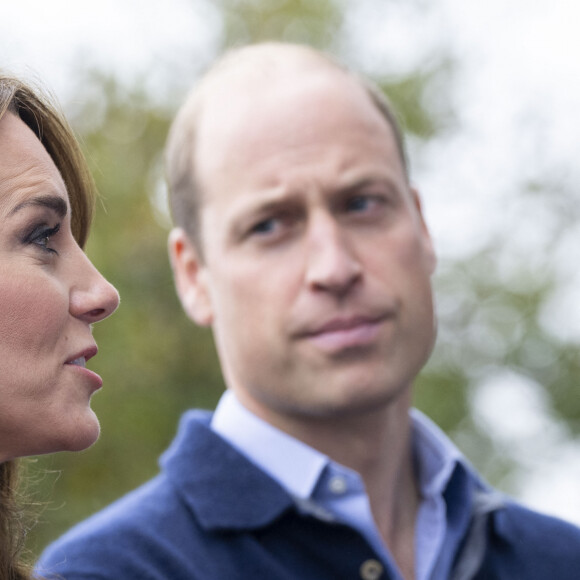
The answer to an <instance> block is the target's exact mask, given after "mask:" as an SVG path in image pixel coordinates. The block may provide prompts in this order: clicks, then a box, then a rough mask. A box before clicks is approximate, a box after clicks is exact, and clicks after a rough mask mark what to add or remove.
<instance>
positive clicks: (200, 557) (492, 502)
mask: <svg viewBox="0 0 580 580" xmlns="http://www.w3.org/2000/svg"><path fill="white" fill-rule="evenodd" d="M209 421H210V415H209V414H208V413H206V412H202V411H189V412H187V413H186V414H185V415H184V417H183V418H182V422H181V427H180V431H179V434H178V436H177V438H176V440H175V441H174V442H173V444H172V446H171V447H170V448H169V450H168V451H167V452H166V453H165V454H164V455H163V457H162V459H161V465H162V471H161V474H160V475H158V476H157V477H156V478H155V479H153V480H151V481H150V482H148V483H147V484H145V485H144V486H142V487H140V488H139V489H137V490H135V491H133V492H132V493H130V494H128V495H127V496H125V497H124V498H122V499H120V500H118V501H117V502H115V503H114V504H112V505H111V506H109V507H108V508H106V509H105V510H103V511H102V512H100V513H98V514H96V515H95V516H93V517H92V518H90V519H88V520H86V521H85V522H83V523H81V524H79V525H77V526H76V527H74V528H73V529H72V530H71V531H69V532H68V533H67V534H65V535H64V536H63V537H62V538H61V539H60V540H58V541H57V542H55V543H54V544H52V545H51V546H49V548H48V549H47V550H46V551H45V553H44V554H43V556H42V558H41V560H40V562H39V564H38V566H37V572H38V573H39V574H41V575H43V576H44V577H46V578H57V577H58V578H64V579H67V580H81V579H82V580H88V579H91V580H99V579H101V580H104V579H108V580H121V579H122V580H161V579H163V580H250V579H251V580H262V579H264V580H266V579H267V580H340V579H355V578H364V579H366V580H379V579H381V580H386V579H391V580H394V579H395V578H397V579H398V574H397V573H396V572H395V571H393V570H389V569H388V565H385V563H384V562H383V563H382V564H381V563H379V562H378V556H377V555H376V554H375V553H374V551H373V549H372V548H371V547H370V546H369V545H368V543H367V542H366V541H365V539H364V538H363V537H362V536H361V535H360V534H359V533H358V532H357V531H355V530H353V529H351V528H349V527H347V526H345V525H342V524H340V523H337V522H335V521H328V519H326V518H321V517H320V516H319V515H318V514H317V512H316V509H315V506H313V509H312V510H311V511H309V510H308V509H307V508H306V509H305V506H300V508H298V507H297V506H296V505H295V503H294V501H293V500H292V498H291V497H290V496H289V495H288V494H287V493H286V492H285V491H284V489H283V488H282V487H280V486H279V485H278V483H276V482H275V481H274V480H272V479H271V478H270V477H269V476H267V475H266V474H264V473H263V472H262V471H261V470H259V469H258V468H257V467H255V466H254V465H253V464H252V463H251V462H249V461H248V460H247V459H246V458H245V457H244V456H242V455H241V454H239V453H238V452H237V451H236V450H235V449H233V448H232V447H231V446H230V445H229V444H227V443H226V442H225V441H223V440H222V439H221V438H220V437H219V436H217V435H216V434H215V433H213V431H211V429H210V428H209ZM458 478H459V479H461V481H460V484H459V483H458V482H459V479H458ZM454 481H455V483H454ZM445 499H446V501H447V505H448V517H452V518H455V523H454V525H453V526H451V527H452V529H455V530H459V531H460V532H458V534H457V537H455V538H453V537H451V538H450V539H449V541H453V542H454V544H455V545H456V549H455V548H454V550H453V553H454V556H453V559H452V560H451V561H450V562H449V563H448V565H447V567H446V568H445V567H444V569H445V571H444V572H442V571H441V570H442V568H441V567H439V572H438V576H437V578H436V579H435V580H444V579H445V580H446V579H448V578H449V579H452V580H467V579H474V580H484V579H489V580H491V579H494V580H501V579H506V580H508V579H509V580H515V579H517V580H551V579H557V580H572V579H574V580H576V579H578V578H580V530H579V529H577V528H576V527H574V526H572V525H570V524H567V523H564V522H562V521H560V520H557V519H555V518H550V517H547V516H543V515H540V514H537V513H534V512H532V511H529V510H527V509H524V508H523V507H520V506H518V505H517V504H514V503H513V502H509V501H505V499H504V498H503V497H501V496H499V494H497V493H495V492H493V491H490V490H487V489H486V488H484V487H483V486H482V485H481V484H480V482H479V479H478V478H477V476H476V475H475V474H473V473H471V472H469V471H467V470H465V469H461V470H460V471H459V472H458V473H456V474H454V478H453V479H452V481H451V482H450V486H449V488H448V490H447V492H446V497H445ZM466 506H467V507H466Z"/></svg>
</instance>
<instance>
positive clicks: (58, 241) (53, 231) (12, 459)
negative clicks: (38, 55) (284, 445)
mask: <svg viewBox="0 0 580 580" xmlns="http://www.w3.org/2000/svg"><path fill="white" fill-rule="evenodd" d="M94 197H95V194H94V187H93V182H92V180H91V177H90V175H89V172H88V169H87V166H86V162H85V160H84V158H83V156H82V153H81V152H80V149H79V146H78V144H77V141H76V140H75V137H74V135H73V133H72V131H71V129H70V127H69V125H68V123H67V122H66V121H65V120H64V119H63V117H62V116H61V115H60V113H59V112H58V111H57V109H56V108H55V107H54V106H53V105H52V104H51V103H50V101H49V100H48V99H46V97H44V96H43V95H42V94H41V93H40V92H38V91H36V90H33V89H32V88H31V87H29V86H27V85H26V84H25V83H23V82H21V81H19V80H17V79H15V78H13V77H9V76H6V75H2V74H0V400H1V401H2V404H1V405H0V578H1V579H2V580H21V579H27V578H29V577H30V572H29V571H28V569H27V568H26V566H24V565H23V564H22V563H21V562H20V561H19V555H20V553H21V548H22V544H23V541H24V535H25V532H26V530H25V529H24V525H23V523H22V521H21V518H20V511H19V509H18V506H17V502H16V499H15V497H16V495H15V494H16V481H17V459H18V457H23V456H27V455H37V454H41V453H51V452H54V451H63V450H70V451H76V450H80V449H84V448H86V447H88V446H89V445H91V444H92V443H93V442H94V441H95V440H96V439H97V437H98V435H99V424H98V421H97V418H96V416H95V415H94V413H93V411H92V410H91V408H90V398H91V395H92V394H93V393H94V392H95V391H96V390H98V389H99V388H100V387H101V383H102V381H101V378H100V377H99V376H98V375H97V374H96V373H94V372H93V371H91V370H89V369H88V368H87V367H86V362H87V361H88V360H89V359H90V358H91V357H93V356H94V355H95V354H96V353H97V346H96V344H95V341H94V339H93V337H92V333H91V325H92V324H93V323H95V322H98V321H99V320H102V319H103V318H106V317H107V316H109V315H110V314H111V313H112V312H113V311H114V310H115V308H116V307H117V305H118V302H119V298H118V294H117V292H116V290H115V289H114V288H113V287H112V286H111V285H110V284H109V283H108V282H107V281H106V280H105V279H104V278H103V277H102V276H101V274H99V272H98V271H97V270H96V269H95V267H94V266H93V265H92V264H91V262H90V261H89V259H88V258H87V257H86V255H85V254H84V252H83V250H82V248H83V246H84V244H85V242H86V239H87V235H88V230H89V226H90V222H91V218H92V212H93V204H94Z"/></svg>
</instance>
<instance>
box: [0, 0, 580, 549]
mask: <svg viewBox="0 0 580 580" xmlns="http://www.w3.org/2000/svg"><path fill="white" fill-rule="evenodd" d="M579 21H580V7H579V5H578V4H577V3H576V2H575V1H574V0H536V1H530V0H526V1H524V0H473V1H470V2H463V1H462V0H429V1H427V0H316V1H312V0H268V1H267V0H214V1H209V0H164V1H163V2H154V1H153V0H101V1H100V2H98V3H97V2H92V1H89V0H86V1H82V2H74V3H73V2H68V1H67V0H52V1H51V2H45V1H43V0H19V2H12V3H8V4H7V5H5V6H3V9H2V17H1V18H0V66H1V67H2V68H5V69H7V70H10V71H12V72H15V73H18V74H22V75H24V76H26V77H27V78H29V79H40V80H41V82H42V83H44V84H45V85H48V87H50V88H51V89H52V90H53V92H54V93H55V94H56V95H57V97H58V99H59V100H60V102H61V104H62V107H63V109H64V112H65V114H66V115H67V117H68V118H69V119H70V120H71V122H72V124H73V126H74V127H75V129H76V131H77V133H78V134H79V136H80V138H81V140H82V144H83V147H84V150H85V152H86V154H87V156H88V158H89V161H90V165H91V168H92V170H93V173H94V175H95V178H96V181H97V183H98V187H99V190H100V192H101V199H100V202H99V207H98V212H97V216H96V221H95V227H94V229H93V234H92V238H91V240H90V243H89V246H88V254H89V255H90V257H91V258H92V259H93V261H94V262H95V264H96V265H97V266H98V267H99V269H101V271H102V272H103V273H104V274H105V275H106V276H107V277H108V278H109V279H110V280H111V281H112V282H113V283H114V284H115V285H116V286H117V288H118V289H119V291H120V293H121V297H122V302H121V306H120V308H119V310H118V312H117V314H116V315H115V316H114V317H113V318H111V319H110V320H108V321H107V322H105V323H103V324H99V325H97V327H96V328H95V335H96V338H97V341H98V343H99V347H100V353H99V356H98V357H97V358H96V359H94V361H92V362H91V367H93V368H94V369H95V370H96V371H97V372H99V373H100V374H101V375H102V376H103V378H104V381H105V386H104V388H103V389H102V391H101V392H99V393H98V394H97V395H96V396H95V397H94V399H93V407H94V409H95V411H96V412H97V414H98V415H99V417H100V419H101V424H102V436H101V438H100V440H99V441H98V443H97V444H95V445H94V446H93V447H92V448H91V449H90V450H88V451H86V452H83V453H81V454H59V455H55V456H50V457H42V458H34V459H32V460H31V461H29V463H30V464H31V465H30V469H29V475H28V483H29V487H30V488H31V490H33V491H34V497H35V498H36V499H37V500H38V503H39V508H38V511H39V514H40V515H39V519H40V523H39V525H38V526H37V527H36V528H35V530H34V532H33V534H32V537H31V549H32V551H33V555H34V554H36V553H38V551H39V550H41V549H42V547H43V546H44V545H46V543H47V542H49V541H50V540H51V539H54V538H55V537H56V536H58V535H60V534H61V533H62V532H63V531H64V530H65V529H67V528H68V527H70V526H71V525H72V524H73V523H75V522H76V521H78V520H80V519H82V518H84V517H86V516H88V515H89V514H91V513H92V512H94V511H96V510H98V509H99V508H101V507H103V506H104V505H106V504H108V503H110V502H111V501H112V500H114V499H115V498H117V497H119V496H120V495H121V494H123V493H124V492H126V491H128V490H130V489H132V488H134V487H135V486H137V485H139V484H140V483H142V482H143V481H145V480H146V479H148V478H150V477H152V476H153V475H154V474H155V473H156V472H157V469H158V468H157V458H158V456H159V454H160V453H161V452H162V451H163V450H164V449H165V448H166V447H167V445H168V444H169V442H170V441H171V439H172V438H173V436H174V434H175V430H176V425H177V421H178V418H179V416H180V414H181V413H182V412H183V411H184V410H185V409H186V408H189V407H198V406H200V407H206V408H212V407H213V406H214V405H215V403H216V401H217V399H218V398H219V396H220V394H221V392H222V390H223V381H222V378H221V376H220V372H219V367H218V363H217V358H216V354H215V350H214V345H213V342H212V338H211V335H210V333H209V332H207V331H204V330H200V329H197V328H195V327H194V326H193V324H192V323H190V322H189V321H188V320H186V318H185V316H184V314H183V313H182V311H181V308H180V306H179V304H178V302H177V299H176V296H175V291H174V288H173V281H172V277H171V272H170V269H169V265H168V260H167V256H166V236H167V231H168V228H169V218H168V212H167V207H166V190H165V186H164V183H163V169H162V149H163V146H164V142H165V138H166V133H167V129H168V125H169V123H170V120H171V118H172V117H173V115H174V113H175V111H176V108H177V107H178V106H179V104H180V103H181V102H182V101H183V99H184V96H185V93H186V91H187V90H188V89H189V88H190V87H191V86H192V84H193V83H194V81H195V79H196V77H197V76H198V75H199V74H200V72H201V71H203V69H204V68H205V67H206V66H207V65H208V64H209V63H210V62H211V61H212V59H213V58H214V57H215V56H216V55H217V54H218V53H219V52H220V51H222V50H223V49H224V48H226V47H230V46H235V45H239V44H244V43H247V42H252V41H258V40H264V39H282V40H288V41H293V42H306V43H308V44H311V45H314V46H316V47H319V48H322V49H324V50H327V51H329V52H331V53H334V54H335V55H337V56H338V57H339V58H340V59H342V60H343V61H346V62H347V63H348V64H349V65H351V66H352V67H354V68H356V69H358V70H360V71H362V72H363V73H365V74H367V75H369V76H371V77H372V78H374V79H375V80H376V81H377V82H378V83H379V84H380V85H381V86H382V87H383V88H384V90H385V92H386V94H387V95H388V96H389V98H390V99H391V101H392V102H393V103H394V105H395V107H396V109H397V110H398V112H399V114H400V118H401V122H402V124H403V126H404V128H405V132H406V135H407V139H408V146H409V150H410V157H411V173H412V180H413V182H414V183H415V184H416V185H417V186H418V188H419V190H420V191H421V193H422V196H423V200H424V205H425V211H426V216H427V221H428V223H429V225H430V228H431V230H432V233H433V237H434V239H435V245H436V248H437V250H438V254H439V266H438V271H437V274H436V277H435V287H436V293H437V307H438V313H439V328H440V330H439V340H438V345H437V347H436V350H435V353H434V355H433V357H432V359H431V361H430V363H429V365H428V366H427V367H426V368H425V370H424V372H423V373H422V375H421V376H420V378H419V380H418V381H417V385H416V405H417V406H418V407H419V408H421V409H422V410H424V411H425V412H426V413H428V414H429V415H430V416H431V417H432V418H433V419H434V420H435V421H436V422H437V423H439V424H440V425H441V426H442V427H443V428H444V429H445V430H446V431H447V432H448V433H449V434H450V436H451V437H452V438H453V439H454V440H455V441H456V442H457V444H458V445H459V446H460V448H461V449H462V450H463V451H464V452H465V453H466V455H467V456H468V457H469V458H470V459H471V460H472V462H473V463H474V464H475V466H476V467H477V468H478V469H480V470H481V472H482V473H483V474H484V476H485V477H486V478H487V479H488V480H489V481H490V482H491V483H493V484H494V485H496V486H498V487H499V488H501V489H502V490H505V491H507V492H509V493H510V494H512V495H514V496H516V497H517V498H519V499H520V500H521V501H523V502H525V503H527V504H528V505H531V506H532V507H535V508H536V509H540V510H542V511H545V512H548V513H552V514H556V515H559V516H561V517H564V518H566V519H569V520H571V521H575V522H576V523H579V524H580V493H579V492H578V487H579V486H578V484H579V482H580V439H579V436H580V394H579V389H578V385H577V383H578V379H579V377H580V349H579V342H580V305H579V304H578V300H577V298H576V297H577V296H578V295H579V294H580V279H579V274H578V268H577V265H576V264H577V263H576V257H575V256H577V251H578V250H577V248H578V245H579V244H580V219H579V218H580V216H579V215H578V214H579V213H580V204H579V201H580V196H579V194H578V186H577V184H578V183H580V179H579V177H580V175H579V173H580V163H578V161H579V159H578V156H579V151H580V148H579V145H580V143H579V141H580V140H579V138H578V133H579V131H578V128H579V127H580V106H579V103H580V74H579V72H580V71H579V70H578V68H579V65H578V58H577V55H578V54H579V53H580V36H579V35H578V34H577V30H578V25H579Z"/></svg>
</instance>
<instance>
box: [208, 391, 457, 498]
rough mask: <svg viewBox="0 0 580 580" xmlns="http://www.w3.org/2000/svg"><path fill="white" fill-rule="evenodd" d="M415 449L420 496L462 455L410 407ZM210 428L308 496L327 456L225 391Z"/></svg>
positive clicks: (438, 486) (441, 484) (439, 483)
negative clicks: (271, 422) (268, 420)
mask: <svg viewBox="0 0 580 580" xmlns="http://www.w3.org/2000/svg"><path fill="white" fill-rule="evenodd" d="M410 415H411V421H412V429H413V451H414V454H415V461H416V466H417V474H418V478H419V488H420V490H421V495H422V497H423V498H427V497H435V496H440V495H442V494H443V492H444V491H445V489H446V487H447V484H448V483H449V480H450V478H451V476H452V474H453V470H454V469H455V467H456V465H457V464H458V463H462V464H464V465H465V463H466V461H465V458H464V457H463V456H462V455H461V453H460V452H459V450H458V449H457V448H456V447H455V445H454V444H453V443H452V442H451V441H450V440H449V439H448V438H447V436H446V435H445V434H444V433H443V432H442V431H441V429H439V427H437V426H436V425H435V424H434V423H433V422H432V421H431V420H430V419H428V418H427V417H426V416H425V415H424V414H423V413H421V412H420V411H418V410H417V409H411V411H410ZM211 429H212V430H213V431H214V432H215V433H217V434H218V435H220V436H221V437H222V438H223V439H225V440H226V441H228V442H229V443H230V444H231V445H232V446H233V447H235V448H236V449H237V450H238V451H240V452H241V453H242V454H243V455H245V456H246V457H247V458H248V459H250V460H251V461H252V462H253V463H254V464H255V465H257V466H258V467H259V468H260V469H262V470H263V471H264V472H265V473H267V474H268V475H270V477H272V478H273V479H275V480H276V481H277V482H278V483H280V484H281V485H282V486H283V487H284V488H285V489H286V490H287V491H288V492H289V493H290V494H291V495H293V496H295V497H298V498H302V499H308V498H310V497H312V494H313V492H314V489H315V487H316V485H317V483H318V481H319V479H320V477H321V475H322V472H323V470H324V468H325V467H326V466H327V465H330V464H331V463H332V462H331V461H330V459H329V458H328V457H327V456H326V455H324V454H322V453H320V452H319V451H317V450H316V449H313V448H312V447H309V446H308V445H306V444H305V443H302V442H301V441H299V440H297V439H295V438H294V437H291V436H290V435H288V434H286V433H284V432H283V431H280V430H279V429H277V428H276V427H273V426H272V425H270V424H269V423H267V422H266V421H264V420H262V419H260V418H259V417H257V416H256V415H254V414H253V413H252V412H250V411H248V410H247V409H246V408H245V407H244V406H243V405H242V404H241V403H240V401H239V400H238V398H237V397H236V396H235V395H234V394H233V393H232V392H231V391H226V392H225V393H224V394H223V395H222V397H221V399H220V401H219V404H218V406H217V408H216V411H215V413H214V415H213V418H212V422H211Z"/></svg>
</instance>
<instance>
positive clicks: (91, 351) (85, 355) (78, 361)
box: [64, 344, 99, 367]
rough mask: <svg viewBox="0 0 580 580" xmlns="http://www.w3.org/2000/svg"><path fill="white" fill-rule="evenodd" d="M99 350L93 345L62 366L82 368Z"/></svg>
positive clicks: (73, 356) (74, 355)
mask: <svg viewBox="0 0 580 580" xmlns="http://www.w3.org/2000/svg"><path fill="white" fill-rule="evenodd" d="M98 351H99V349H98V348H97V345H96V344H93V345H91V346H89V347H87V348H85V349H83V350H81V351H78V352H77V353H75V354H73V355H72V356H71V357H70V358H68V359H67V360H66V361H65V363H64V364H67V365H74V366H81V367H84V366H85V365H86V363H87V361H88V360H89V359H91V358H93V357H94V356H95V355H96V354H97V352H98Z"/></svg>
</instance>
